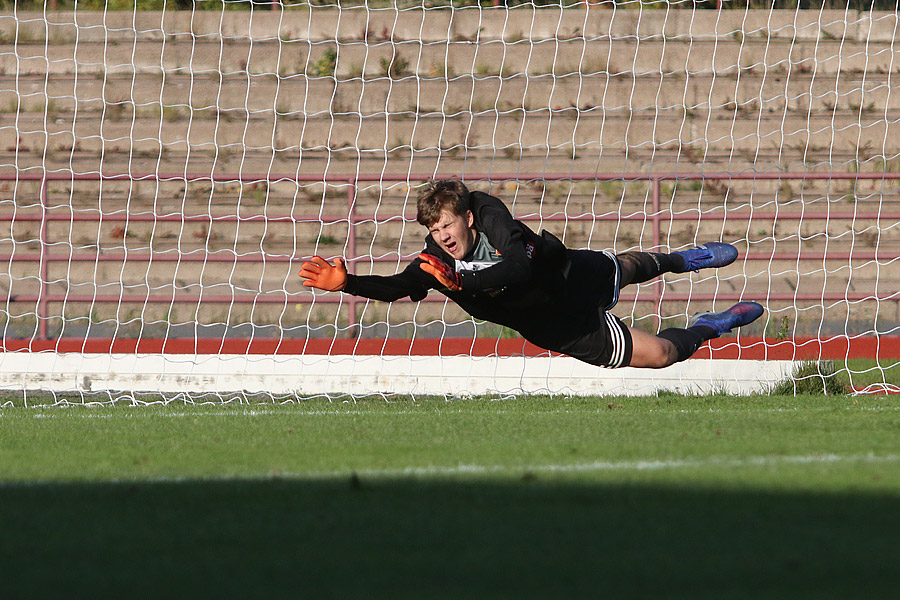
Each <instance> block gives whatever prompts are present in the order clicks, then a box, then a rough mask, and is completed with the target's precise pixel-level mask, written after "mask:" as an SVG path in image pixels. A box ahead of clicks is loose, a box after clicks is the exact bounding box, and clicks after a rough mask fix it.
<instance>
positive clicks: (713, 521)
mask: <svg viewBox="0 0 900 600" xmlns="http://www.w3.org/2000/svg"><path fill="white" fill-rule="evenodd" d="M0 503H2V507H3V509H2V511H0V540H2V541H0V565H2V568H0V570H3V571H6V572H7V576H6V577H4V578H3V589H4V592H3V595H4V597H5V598H19V597H31V598H33V597H41V596H59V595H60V594H62V593H66V594H67V595H70V596H72V595H73V593H74V596H77V595H78V594H77V591H78V590H90V591H91V592H92V593H93V594H94V595H99V596H103V595H107V594H110V595H111V594H112V593H119V592H122V593H127V594H129V597H163V596H165V597H201V598H202V597H245V598H253V597H258V598H272V597H308V598H320V597H343V598H346V597H391V598H396V597H411V598H434V597H451V598H458V597H492V598H494V597H509V598H522V597H537V598H561V597H573V596H581V597H608V598H637V597H650V598H742V597H744V598H763V597H764V598H792V599H793V598H804V597H809V598H847V597H858V598H879V597H888V596H890V595H892V594H893V593H895V592H896V591H897V589H898V585H900V572H898V571H900V570H898V565H900V544H898V543H897V536H898V533H900V499H898V498H897V497H896V496H887V495H885V496H880V495H875V494H871V493H867V494H862V493H860V494H852V493H847V494H829V495H815V494H802V493H776V492H754V491H749V490H728V491H722V490H714V489H686V488H679V487H672V486H658V485H600V484H597V483H587V482H585V483H581V482H577V481H566V482H559V481H553V482H546V481H543V480H539V479H533V478H525V479H523V480H522V481H511V482H502V481H496V480H481V479H476V480H465V481H460V480H452V481H450V480H447V481H433V480H429V481H421V480H411V479H400V480H387V481H386V480H379V481H367V480H365V479H363V480H362V481H360V480H358V479H355V478H353V479H347V480H330V481H312V482H310V481H297V480H278V479H273V480H264V481H233V482H203V481H188V482H179V483H122V484H112V483H103V484H81V483H77V484H64V483H52V484H24V485H16V484H7V485H4V486H3V487H0ZM74 596H73V597H74Z"/></svg>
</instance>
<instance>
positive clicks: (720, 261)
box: [616, 242, 738, 286]
mask: <svg viewBox="0 0 900 600" xmlns="http://www.w3.org/2000/svg"><path fill="white" fill-rule="evenodd" d="M737 255H738V251H737V248H735V247H734V246H732V245H731V244H725V243H722V242H709V243H708V244H703V245H702V246H698V247H697V248H691V249H690V250H681V251H679V252H672V253H671V254H662V253H658V252H638V251H631V252H623V253H621V254H617V255H616V259H617V260H618V261H619V268H620V269H621V283H620V285H622V286H625V285H628V284H629V283H643V282H645V281H649V280H651V279H654V278H655V277H659V276H660V275H662V274H663V273H685V272H687V271H697V270H699V269H707V268H711V267H712V268H717V267H724V266H725V265H730V264H731V263H733V262H734V261H735V259H736V258H737Z"/></svg>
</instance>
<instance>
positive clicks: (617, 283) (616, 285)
mask: <svg viewBox="0 0 900 600" xmlns="http://www.w3.org/2000/svg"><path fill="white" fill-rule="evenodd" d="M600 252H602V253H603V254H605V255H606V256H607V257H609V260H611V261H612V262H613V265H615V270H616V274H615V276H614V281H613V293H612V301H611V302H610V303H609V304H608V305H607V306H605V307H603V309H604V310H611V309H612V307H613V306H615V305H616V304H618V303H619V290H620V288H621V287H622V269H621V267H620V266H619V259H618V258H616V255H615V254H613V253H612V252H607V251H606V250H601V251H600Z"/></svg>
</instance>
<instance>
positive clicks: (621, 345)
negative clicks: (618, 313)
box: [605, 313, 625, 369]
mask: <svg viewBox="0 0 900 600" xmlns="http://www.w3.org/2000/svg"><path fill="white" fill-rule="evenodd" d="M605 316H606V327H607V329H609V339H610V344H611V345H612V352H611V353H610V355H609V365H607V366H608V367H609V368H611V369H616V368H618V367H621V366H622V363H623V362H625V332H624V331H623V330H622V324H621V323H619V322H618V321H617V320H616V319H615V318H613V316H612V315H611V314H609V313H606V314H605Z"/></svg>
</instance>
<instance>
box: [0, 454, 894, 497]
mask: <svg viewBox="0 0 900 600" xmlns="http://www.w3.org/2000/svg"><path fill="white" fill-rule="evenodd" d="M896 462H900V454H886V455H876V454H871V453H870V454H849V455H841V454H810V455H789V456H778V455H767V456H748V457H743V458H727V457H709V458H683V459H646V460H633V461H594V462H589V463H573V464H548V465H472V464H459V465H455V466H437V465H433V466H425V467H405V468H401V469H360V470H354V469H347V470H333V471H310V472H277V473H268V474H260V475H220V476H213V477H136V478H133V479H101V480H92V481H80V480H76V481H66V480H39V481H0V489H3V488H9V487H22V486H39V485H47V484H50V485H53V484H61V483H62V484H65V483H79V484H80V483H84V484H104V483H128V484H133V483H192V482H210V483H214V482H229V481H276V480H289V481H316V480H319V481H321V480H335V479H346V478H350V477H358V478H365V479H398V478H417V477H421V478H428V477H455V476H471V475H476V476H489V475H516V476H519V475H524V474H541V473H544V474H569V473H602V472H630V471H631V472H645V471H666V470H678V469H692V468H700V469H704V468H717V469H721V468H725V469H741V468H759V467H777V466H785V465H822V464H840V463H855V464H886V463H896Z"/></svg>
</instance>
